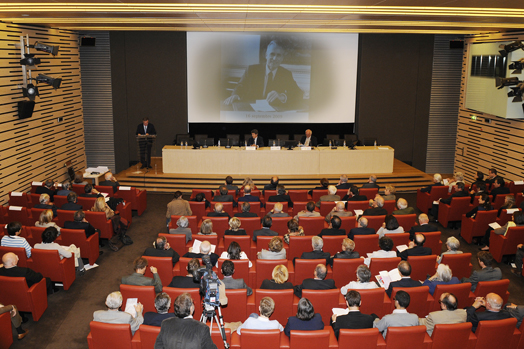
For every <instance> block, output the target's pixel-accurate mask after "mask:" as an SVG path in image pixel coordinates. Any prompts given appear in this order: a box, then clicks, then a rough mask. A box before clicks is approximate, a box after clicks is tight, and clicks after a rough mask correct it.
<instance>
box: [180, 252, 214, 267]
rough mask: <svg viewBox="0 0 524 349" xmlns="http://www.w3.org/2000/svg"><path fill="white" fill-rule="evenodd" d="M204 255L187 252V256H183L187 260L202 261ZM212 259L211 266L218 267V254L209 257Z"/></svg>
mask: <svg viewBox="0 0 524 349" xmlns="http://www.w3.org/2000/svg"><path fill="white" fill-rule="evenodd" d="M203 255H204V254H202V253H194V252H186V254H185V255H183V256H182V257H185V258H199V259H202V256H203ZM209 257H210V259H211V265H216V264H217V262H218V255H217V254H216V253H211V254H210V255H209Z"/></svg>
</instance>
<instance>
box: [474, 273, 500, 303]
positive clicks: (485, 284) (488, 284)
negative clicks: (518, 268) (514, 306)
mask: <svg viewBox="0 0 524 349" xmlns="http://www.w3.org/2000/svg"><path fill="white" fill-rule="evenodd" d="M508 286H509V280H508V279H502V280H497V281H479V283H478V284H477V288H475V292H473V294H474V295H475V297H486V295H487V294H488V293H496V294H498V295H499V296H500V297H502V299H504V304H506V303H507V302H508V298H509V292H508Z"/></svg>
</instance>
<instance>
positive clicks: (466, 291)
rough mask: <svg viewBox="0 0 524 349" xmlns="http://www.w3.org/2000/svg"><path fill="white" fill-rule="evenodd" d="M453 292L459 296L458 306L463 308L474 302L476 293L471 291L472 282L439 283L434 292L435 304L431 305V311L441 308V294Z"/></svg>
mask: <svg viewBox="0 0 524 349" xmlns="http://www.w3.org/2000/svg"><path fill="white" fill-rule="evenodd" d="M446 292H449V293H453V294H454V295H455V297H456V298H457V302H458V307H459V308H461V309H463V308H466V307H469V306H470V305H471V304H473V301H474V300H475V295H474V294H473V292H471V283H469V282H465V283H463V284H456V285H437V286H436V287H435V292H433V304H432V305H430V306H429V312H430V313H431V312H432V311H437V310H440V296H441V295H442V294H443V293H446Z"/></svg>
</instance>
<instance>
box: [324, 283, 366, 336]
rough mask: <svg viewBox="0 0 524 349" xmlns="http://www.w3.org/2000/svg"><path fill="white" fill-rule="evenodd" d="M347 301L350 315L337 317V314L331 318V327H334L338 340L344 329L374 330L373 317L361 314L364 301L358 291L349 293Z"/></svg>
mask: <svg viewBox="0 0 524 349" xmlns="http://www.w3.org/2000/svg"><path fill="white" fill-rule="evenodd" d="M345 299H346V305H347V307H348V313H347V314H346V315H338V316H337V314H333V316H331V327H333V331H334V332H335V336H336V337H337V339H338V335H339V333H340V330H342V329H349V330H356V329H363V328H373V320H374V319H375V316H373V315H367V314H362V313H361V312H360V305H361V304H362V300H361V297H360V293H359V292H358V291H354V290H351V291H349V292H348V293H346V294H345Z"/></svg>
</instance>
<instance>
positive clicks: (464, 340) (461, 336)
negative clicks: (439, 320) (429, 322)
mask: <svg viewBox="0 0 524 349" xmlns="http://www.w3.org/2000/svg"><path fill="white" fill-rule="evenodd" d="M471 326H472V324H471V322H464V323H461V324H436V325H435V328H434V329H433V334H432V335H431V340H432V341H433V348H446V349H463V348H468V347H469V348H474V347H475V344H476V343H477V336H475V334H473V332H471ZM451 338H452V339H453V340H450V339H451Z"/></svg>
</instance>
